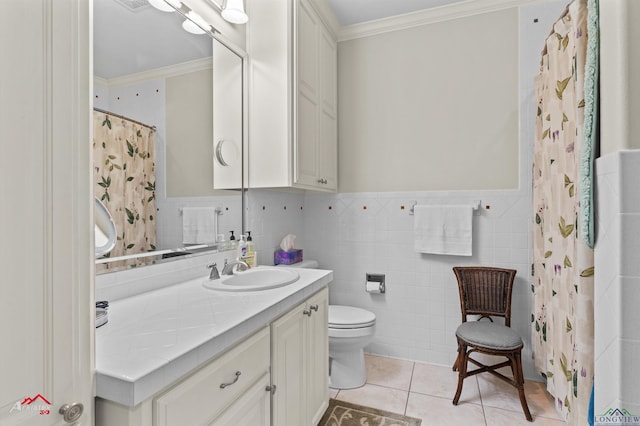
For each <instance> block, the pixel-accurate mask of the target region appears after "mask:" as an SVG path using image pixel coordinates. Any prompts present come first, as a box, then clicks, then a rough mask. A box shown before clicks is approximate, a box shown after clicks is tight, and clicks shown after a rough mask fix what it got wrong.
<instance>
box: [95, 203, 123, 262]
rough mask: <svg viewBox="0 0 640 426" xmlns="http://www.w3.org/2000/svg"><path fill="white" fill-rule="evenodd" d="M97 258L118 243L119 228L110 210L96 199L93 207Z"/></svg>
mask: <svg viewBox="0 0 640 426" xmlns="http://www.w3.org/2000/svg"><path fill="white" fill-rule="evenodd" d="M93 222H94V231H95V246H96V258H99V257H102V256H105V255H107V254H108V253H109V252H111V250H113V248H114V247H115V245H116V237H117V230H116V225H115V223H113V218H112V217H111V214H110V213H109V210H107V208H106V207H105V206H104V204H102V202H100V200H99V199H98V198H96V199H95V203H94V207H93Z"/></svg>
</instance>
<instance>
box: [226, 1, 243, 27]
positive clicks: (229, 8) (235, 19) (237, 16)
mask: <svg viewBox="0 0 640 426" xmlns="http://www.w3.org/2000/svg"><path fill="white" fill-rule="evenodd" d="M221 14H222V17H223V18H224V19H225V21H228V22H231V23H232V24H246V23H247V21H248V20H249V17H248V16H247V14H246V13H245V12H244V1H243V0H226V1H225V4H224V6H223V7H222V13H221Z"/></svg>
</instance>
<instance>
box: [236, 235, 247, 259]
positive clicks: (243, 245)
mask: <svg viewBox="0 0 640 426" xmlns="http://www.w3.org/2000/svg"><path fill="white" fill-rule="evenodd" d="M246 257H247V242H246V241H245V236H244V235H240V239H239V240H238V254H237V259H238V260H245V259H246Z"/></svg>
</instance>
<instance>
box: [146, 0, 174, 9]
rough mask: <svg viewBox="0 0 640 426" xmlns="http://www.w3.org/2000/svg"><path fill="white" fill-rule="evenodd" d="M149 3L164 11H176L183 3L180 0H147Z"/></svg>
mask: <svg viewBox="0 0 640 426" xmlns="http://www.w3.org/2000/svg"><path fill="white" fill-rule="evenodd" d="M147 1H148V2H149V4H150V5H151V6H153V7H155V8H156V9H158V10H161V11H163V12H175V11H176V9H180V8H181V7H182V3H181V2H180V1H178V0H147Z"/></svg>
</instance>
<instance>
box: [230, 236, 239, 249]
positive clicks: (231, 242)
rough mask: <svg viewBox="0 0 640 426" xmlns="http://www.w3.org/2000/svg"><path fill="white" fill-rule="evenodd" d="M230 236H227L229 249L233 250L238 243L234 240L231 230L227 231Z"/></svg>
mask: <svg viewBox="0 0 640 426" xmlns="http://www.w3.org/2000/svg"><path fill="white" fill-rule="evenodd" d="M229 232H230V233H231V236H230V237H229V249H230V250H235V249H236V248H237V247H238V243H237V242H236V236H235V235H233V231H229Z"/></svg>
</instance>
